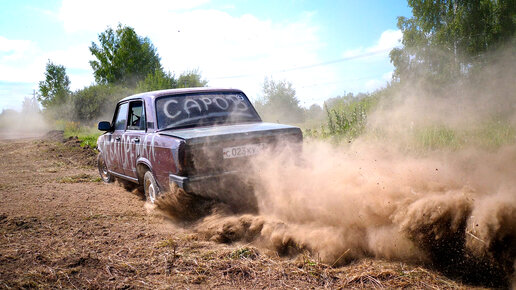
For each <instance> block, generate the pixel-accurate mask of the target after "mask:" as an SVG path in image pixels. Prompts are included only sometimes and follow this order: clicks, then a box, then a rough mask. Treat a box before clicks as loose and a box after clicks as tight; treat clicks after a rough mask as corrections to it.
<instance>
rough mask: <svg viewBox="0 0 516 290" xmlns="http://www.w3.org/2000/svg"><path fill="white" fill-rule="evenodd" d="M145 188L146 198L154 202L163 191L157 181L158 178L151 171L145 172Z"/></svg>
mask: <svg viewBox="0 0 516 290" xmlns="http://www.w3.org/2000/svg"><path fill="white" fill-rule="evenodd" d="M143 190H144V192H145V198H146V199H147V201H148V202H149V203H152V204H154V203H155V202H156V200H157V198H159V197H160V196H161V191H160V190H159V187H158V184H157V183H156V179H154V175H153V174H152V172H150V171H147V172H145V175H144V176H143Z"/></svg>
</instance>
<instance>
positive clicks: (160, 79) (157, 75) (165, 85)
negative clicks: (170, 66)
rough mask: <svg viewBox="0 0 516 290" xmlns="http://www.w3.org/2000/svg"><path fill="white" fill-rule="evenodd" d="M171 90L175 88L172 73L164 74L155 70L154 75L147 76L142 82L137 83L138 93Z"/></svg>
mask: <svg viewBox="0 0 516 290" xmlns="http://www.w3.org/2000/svg"><path fill="white" fill-rule="evenodd" d="M173 88H177V80H176V78H175V77H174V75H173V74H172V73H170V72H168V73H166V72H164V71H163V70H157V71H155V72H154V73H150V74H148V75H147V77H146V78H145V79H144V80H143V81H140V82H139V83H138V91H141V92H148V91H155V90H165V89H173Z"/></svg>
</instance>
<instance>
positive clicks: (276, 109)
mask: <svg viewBox="0 0 516 290" xmlns="http://www.w3.org/2000/svg"><path fill="white" fill-rule="evenodd" d="M255 107H256V109H257V111H258V112H259V113H260V115H261V116H262V117H263V118H264V119H265V120H270V121H273V122H279V123H299V122H303V121H304V117H305V116H304V109H303V108H301V107H300V106H299V100H298V99H297V98H296V90H295V89H294V88H293V87H292V84H291V83H290V82H287V81H285V80H283V81H274V80H272V79H268V78H266V79H265V81H264V84H263V98H262V99H260V100H258V101H257V102H256V103H255Z"/></svg>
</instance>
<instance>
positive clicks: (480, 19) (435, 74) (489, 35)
mask: <svg viewBox="0 0 516 290" xmlns="http://www.w3.org/2000/svg"><path fill="white" fill-rule="evenodd" d="M408 5H409V6H410V7H412V13H413V17H411V18H405V17H399V18H398V28H399V29H401V31H402V32H403V47H402V48H395V49H393V50H392V51H391V53H390V57H391V62H392V63H393V64H394V66H395V72H394V75H393V77H394V79H395V80H398V81H400V80H402V79H405V78H410V77H415V78H422V77H423V78H426V79H429V80H430V81H433V82H436V83H446V82H450V81H455V80H456V79H457V78H460V77H462V76H465V75H467V74H468V72H470V71H471V70H472V68H474V67H477V66H483V65H484V64H485V63H486V62H488V61H489V57H488V55H489V54H487V52H489V51H492V50H494V49H496V48H499V47H500V46H503V45H505V44H507V43H511V44H509V45H512V46H514V44H515V42H514V37H515V33H516V0H499V1H492V0H476V1H473V0H437V1H435V0H434V1H430V0H408Z"/></svg>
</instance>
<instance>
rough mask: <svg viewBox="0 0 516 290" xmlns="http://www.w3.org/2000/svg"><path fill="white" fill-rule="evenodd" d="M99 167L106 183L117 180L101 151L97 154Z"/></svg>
mask: <svg viewBox="0 0 516 290" xmlns="http://www.w3.org/2000/svg"><path fill="white" fill-rule="evenodd" d="M97 167H98V168H99V174H100V178H102V181H104V182H105V183H111V182H113V181H114V180H115V178H114V177H113V175H111V173H109V171H108V169H107V165H106V161H105V160H104V158H103V157H102V154H101V153H99V155H98V156H97Z"/></svg>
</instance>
